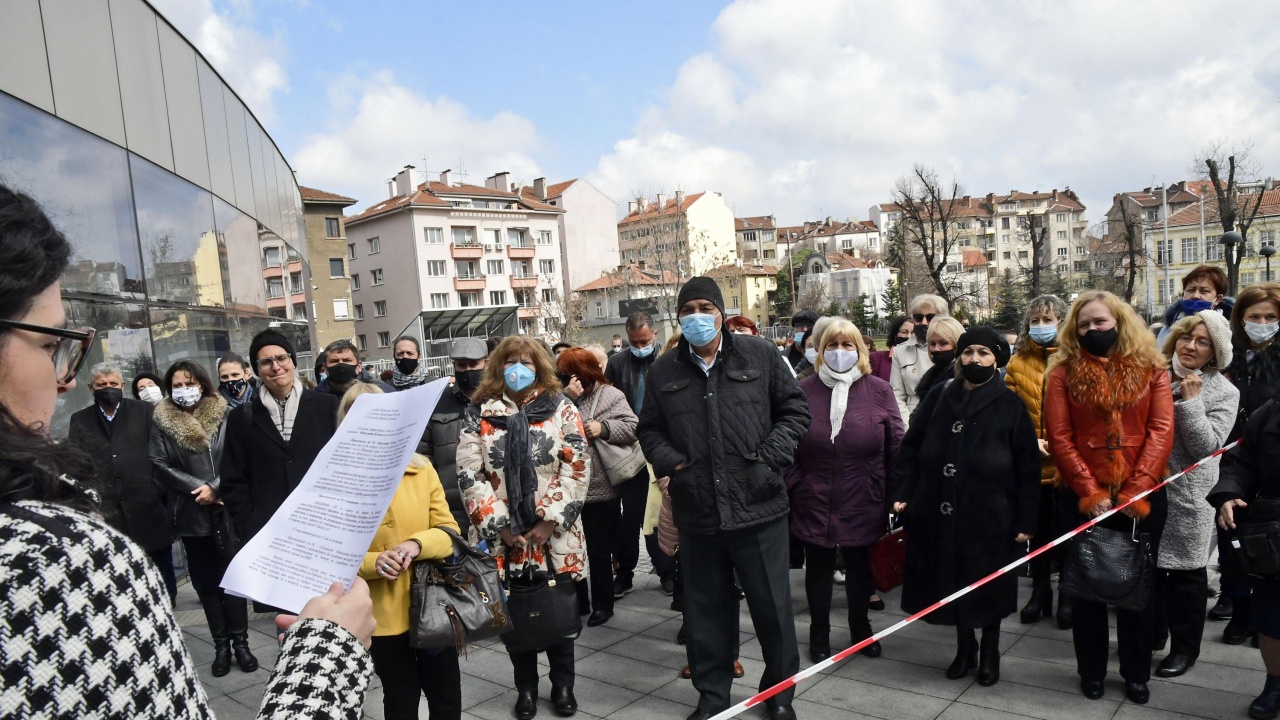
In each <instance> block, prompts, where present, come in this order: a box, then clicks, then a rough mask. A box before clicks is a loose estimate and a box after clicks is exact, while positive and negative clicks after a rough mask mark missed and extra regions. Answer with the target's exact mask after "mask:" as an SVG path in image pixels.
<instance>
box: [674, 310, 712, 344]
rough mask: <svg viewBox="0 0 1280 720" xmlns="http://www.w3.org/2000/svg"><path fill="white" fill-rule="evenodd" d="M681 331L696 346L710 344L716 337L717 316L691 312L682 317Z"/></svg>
mask: <svg viewBox="0 0 1280 720" xmlns="http://www.w3.org/2000/svg"><path fill="white" fill-rule="evenodd" d="M680 332H682V333H684V336H685V338H686V339H687V340H688V341H689V343H690V344H692V345H693V346H694V347H703V346H704V345H710V344H711V341H712V340H715V339H716V316H715V315H708V314H706V313H691V314H689V315H685V316H684V317H682V318H680Z"/></svg>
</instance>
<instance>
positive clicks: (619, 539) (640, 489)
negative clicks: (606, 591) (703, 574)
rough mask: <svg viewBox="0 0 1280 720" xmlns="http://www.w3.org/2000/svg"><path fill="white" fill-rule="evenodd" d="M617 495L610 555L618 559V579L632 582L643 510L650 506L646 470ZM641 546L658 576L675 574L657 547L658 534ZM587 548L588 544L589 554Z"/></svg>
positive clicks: (673, 564) (628, 481) (642, 523)
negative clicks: (618, 503)
mask: <svg viewBox="0 0 1280 720" xmlns="http://www.w3.org/2000/svg"><path fill="white" fill-rule="evenodd" d="M618 492H619V493H621V494H622V517H621V519H620V521H619V522H618V524H617V533H618V534H617V535H616V536H615V543H616V544H615V546H614V551H613V554H614V557H616V558H617V559H618V577H619V578H621V579H623V580H631V579H632V578H634V577H635V574H636V564H637V563H639V562H640V528H641V526H643V525H644V509H645V505H647V504H648V502H649V470H648V469H647V468H646V469H645V470H642V471H640V474H639V475H636V476H635V477H633V478H631V479H630V480H627V481H626V482H624V483H622V484H621V485H619V486H618ZM644 545H645V550H646V552H648V553H649V560H650V561H651V562H652V563H653V569H654V570H655V571H656V572H657V573H658V575H659V576H661V577H666V576H667V575H669V574H671V573H672V572H675V569H676V565H675V561H674V560H672V559H671V558H670V557H668V556H667V554H666V553H664V552H662V549H661V548H659V547H658V535H657V533H654V534H652V535H646V536H645V538H644ZM590 546H591V544H590V541H588V543H587V547H588V551H589V549H590ZM594 570H595V568H594V567H593V568H592V571H593V572H594Z"/></svg>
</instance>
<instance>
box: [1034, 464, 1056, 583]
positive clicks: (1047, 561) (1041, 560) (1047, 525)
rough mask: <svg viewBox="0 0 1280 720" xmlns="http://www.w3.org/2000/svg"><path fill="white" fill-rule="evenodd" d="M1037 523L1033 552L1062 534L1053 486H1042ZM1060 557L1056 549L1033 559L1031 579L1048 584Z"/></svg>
mask: <svg viewBox="0 0 1280 720" xmlns="http://www.w3.org/2000/svg"><path fill="white" fill-rule="evenodd" d="M1036 523H1037V524H1036V534H1035V535H1032V536H1031V547H1030V550H1031V551H1035V550H1039V549H1040V548H1042V547H1044V546H1045V545H1047V544H1049V543H1050V542H1051V541H1053V540H1055V539H1057V537H1058V535H1060V534H1061V533H1060V532H1058V492H1057V490H1056V489H1055V488H1054V487H1053V486H1052V485H1041V486H1040V504H1039V508H1038V512H1037V513H1036ZM1060 547H1061V546H1059V548H1060ZM1058 555H1059V551H1058V549H1054V550H1049V551H1048V552H1045V553H1043V554H1042V555H1040V556H1038V557H1036V558H1034V559H1032V560H1031V577H1032V578H1034V579H1036V580H1040V581H1044V582H1047V581H1048V580H1049V576H1050V575H1051V574H1052V573H1053V562H1054V560H1057V559H1059V558H1058Z"/></svg>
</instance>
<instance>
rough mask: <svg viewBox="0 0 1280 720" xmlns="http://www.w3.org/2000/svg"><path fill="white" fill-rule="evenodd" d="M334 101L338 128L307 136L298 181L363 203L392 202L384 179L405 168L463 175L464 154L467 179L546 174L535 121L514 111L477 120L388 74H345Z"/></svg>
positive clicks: (459, 107) (463, 108) (335, 88)
mask: <svg viewBox="0 0 1280 720" xmlns="http://www.w3.org/2000/svg"><path fill="white" fill-rule="evenodd" d="M329 99H330V104H331V110H332V113H333V118H334V119H333V126H332V127H331V129H329V130H328V131H326V132H321V133H315V134H312V135H309V136H307V137H306V138H305V139H304V140H303V142H302V146H301V149H299V151H298V152H297V153H295V154H294V156H293V160H294V162H295V166H296V167H297V168H298V170H299V176H298V178H299V182H301V183H302V184H303V185H308V186H312V187H318V188H321V189H324V190H328V191H331V192H339V193H344V194H347V195H350V196H352V197H355V198H357V199H358V200H359V201H360V204H359V206H358V207H359V208H364V207H368V206H369V205H371V204H373V203H375V202H378V201H380V200H383V199H385V198H386V196H387V188H386V185H385V183H384V181H385V180H387V179H389V178H391V177H392V176H393V175H395V173H396V172H398V171H399V170H400V168H402V167H404V166H405V165H414V166H415V167H417V169H418V171H419V172H421V171H425V170H430V171H433V172H438V171H440V170H448V169H452V170H454V171H455V172H454V179H455V180H459V179H462V178H460V177H459V176H458V173H457V171H458V170H459V168H458V167H457V164H458V160H459V159H460V160H461V161H462V162H463V163H464V164H465V166H466V171H467V173H468V177H467V178H465V180H466V182H468V183H471V184H475V185H483V184H484V178H485V177H488V176H489V175H492V174H493V173H495V172H501V171H504V170H505V171H508V172H510V173H511V174H512V179H513V180H523V181H524V182H526V183H530V182H532V181H533V180H534V179H535V178H537V177H540V173H539V170H538V164H537V162H536V161H535V160H534V159H533V152H534V151H536V150H537V149H538V147H539V146H540V145H541V140H540V138H539V137H538V133H537V132H536V130H535V129H534V126H533V123H531V122H530V121H529V120H527V119H525V118H523V117H521V116H519V115H517V114H515V113H511V112H500V113H498V114H496V115H494V116H493V117H490V118H480V117H476V116H474V115H472V113H471V111H470V109H469V108H467V107H466V106H465V105H462V104H461V103H458V102H456V101H454V100H451V99H449V98H447V97H438V98H434V99H433V98H429V97H425V96H424V95H422V94H421V93H419V92H417V91H415V90H412V89H410V88H407V87H405V86H403V85H400V84H398V83H397V82H396V79H395V76H394V75H392V73H390V72H389V71H382V72H378V73H375V74H373V75H370V76H356V75H348V76H346V77H344V78H341V79H339V80H337V81H335V82H334V83H333V84H332V85H331V86H330V90H329ZM423 158H426V162H427V163H428V164H429V165H430V167H423ZM433 179H434V178H433Z"/></svg>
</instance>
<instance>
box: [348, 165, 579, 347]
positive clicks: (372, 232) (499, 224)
mask: <svg viewBox="0 0 1280 720" xmlns="http://www.w3.org/2000/svg"><path fill="white" fill-rule="evenodd" d="M388 196H389V197H388V198H387V199H386V200H384V201H382V202H380V203H377V204H375V205H373V206H371V207H369V208H367V209H365V210H363V211H362V212H360V213H358V214H356V215H354V216H352V217H350V218H348V219H347V221H346V231H347V261H348V264H349V265H350V268H351V296H352V303H353V306H352V313H353V316H354V320H355V333H356V344H357V345H358V346H359V347H360V348H361V349H362V350H364V351H365V353H366V354H367V356H368V357H369V358H370V359H373V360H379V359H388V358H390V357H391V352H392V351H391V341H392V340H393V339H394V338H395V337H396V335H398V334H401V333H406V332H407V333H409V334H413V335H415V336H417V337H419V339H420V340H422V341H424V342H426V343H429V344H439V346H440V347H443V346H444V345H445V344H446V343H447V342H448V340H449V339H450V338H452V337H455V336H460V335H477V336H489V335H500V334H509V333H510V332H515V331H518V332H522V333H527V334H540V335H544V336H548V337H554V336H556V334H557V333H558V332H559V328H560V325H559V323H560V321H561V319H562V317H563V306H562V301H561V293H562V292H563V288H564V280H563V267H562V262H563V260H562V258H563V256H562V253H561V247H560V246H561V236H560V233H561V229H560V217H561V215H563V214H564V213H565V211H564V209H562V208H559V207H555V206H553V205H550V204H548V203H544V202H542V201H541V200H535V199H533V198H531V197H529V196H528V195H526V194H524V193H523V192H518V191H514V190H513V189H512V187H511V182H510V175H509V174H508V173H505V172H503V173H497V174H495V175H492V176H490V177H489V178H488V179H487V180H486V181H485V185H484V186H483V187H481V186H478V185H468V184H465V183H459V182H457V181H456V180H455V179H454V178H453V177H452V176H451V172H450V171H445V172H442V173H440V175H439V179H438V180H429V181H427V182H423V183H415V182H414V168H413V166H412V165H406V166H405V168H404V169H403V170H401V171H400V172H399V173H397V174H396V176H395V178H394V179H393V180H391V181H389V182H388Z"/></svg>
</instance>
